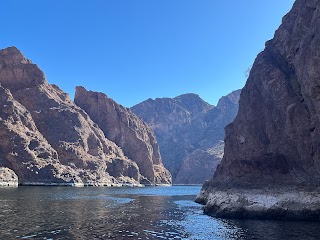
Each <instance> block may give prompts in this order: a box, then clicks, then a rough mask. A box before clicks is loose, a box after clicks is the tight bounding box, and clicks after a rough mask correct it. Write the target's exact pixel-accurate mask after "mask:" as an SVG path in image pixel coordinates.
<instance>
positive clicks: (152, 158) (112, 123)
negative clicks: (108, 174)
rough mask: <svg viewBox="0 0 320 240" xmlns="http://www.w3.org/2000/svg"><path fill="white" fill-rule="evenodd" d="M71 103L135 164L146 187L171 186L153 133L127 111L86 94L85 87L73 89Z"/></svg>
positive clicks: (101, 96)
mask: <svg viewBox="0 0 320 240" xmlns="http://www.w3.org/2000/svg"><path fill="white" fill-rule="evenodd" d="M74 101H75V103H76V104H77V105H78V106H79V107H81V108H82V109H84V110H85V111H86V112H87V113H88V114H89V116H90V117H91V119H92V120H93V121H94V122H95V123H97V124H98V125H99V126H100V128H101V129H102V131H103V132H104V134H105V136H106V137H107V138H108V139H110V140H111V141H113V142H115V143H116V144H117V145H118V146H120V147H121V148H122V150H123V152H124V154H125V155H126V156H128V157H129V158H130V159H132V160H133V161H135V162H136V163H137V164H138V166H139V169H140V173H141V175H142V178H143V179H144V180H145V181H144V182H145V183H146V184H147V183H149V184H171V175H170V173H169V171H168V170H167V169H165V168H164V166H163V164H162V161H161V156H160V152H159V147H158V143H157V140H156V138H155V135H154V133H153V131H152V130H151V129H150V128H149V127H148V125H147V124H146V123H145V122H143V121H142V120H141V119H140V118H138V117H137V116H136V115H135V114H134V113H133V112H132V111H131V110H130V109H128V108H125V107H123V106H121V105H120V104H118V103H116V102H115V101H113V100H112V99H110V98H108V97H107V95H105V94H104V93H98V92H92V91H87V90H86V89H85V88H84V87H77V88H76V94H75V100H74Z"/></svg>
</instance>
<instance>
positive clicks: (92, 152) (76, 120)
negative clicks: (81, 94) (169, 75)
mask: <svg viewBox="0 0 320 240" xmlns="http://www.w3.org/2000/svg"><path fill="white" fill-rule="evenodd" d="M0 83H1V84H2V86H3V88H1V89H0V90H1V97H2V99H1V100H2V101H3V102H2V103H1V104H0V105H1V107H2V108H4V111H2V112H1V114H2V115H3V116H1V117H2V118H3V119H4V120H3V121H2V122H3V123H2V124H1V128H2V129H3V130H2V133H1V137H2V138H3V139H6V140H7V141H4V142H2V143H1V144H2V146H1V155H2V156H3V157H2V159H1V161H2V162H3V165H5V166H8V167H10V168H11V169H13V170H14V171H15V172H16V173H17V175H18V177H19V181H20V183H22V184H30V183H31V184H32V183H35V184H39V183H41V184H42V183H59V184H60V183H61V184H62V183H75V184H85V185H111V184H117V183H120V184H121V183H123V182H131V183H134V184H137V183H138V182H139V169H138V166H137V165H136V163H134V162H132V161H131V160H130V159H128V158H127V157H126V156H125V155H124V154H123V152H122V150H121V149H120V148H119V147H118V146H117V145H116V144H115V143H113V142H111V141H110V140H108V139H107V138H105V136H104V134H103V132H102V130H101V129H100V128H99V127H98V126H97V125H96V124H94V123H93V122H92V120H91V119H90V117H89V116H88V115H87V114H86V113H85V112H84V111H83V110H82V109H80V108H79V107H78V106H76V105H75V104H74V103H73V102H72V101H71V100H70V99H69V96H68V95H67V94H66V93H64V92H63V91H61V90H60V89H59V88H58V87H57V86H55V85H50V84H48V82H47V81H46V78H45V76H44V73H43V72H42V71H41V70H40V69H39V68H38V67H37V65H35V64H32V62H31V61H30V60H27V59H26V58H25V57H24V56H23V55H22V54H21V52H20V51H19V50H18V49H16V48H15V47H11V48H7V49H4V50H1V51H0ZM6 89H9V90H10V91H11V93H12V95H11V94H10V92H9V90H6ZM12 139H13V141H12ZM10 144H11V145H12V146H11V145H10ZM108 169H111V171H110V172H108ZM109 173H110V174H111V175H113V176H111V175H110V174H109Z"/></svg>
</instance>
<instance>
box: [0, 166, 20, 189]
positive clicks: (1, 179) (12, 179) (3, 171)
mask: <svg viewBox="0 0 320 240" xmlns="http://www.w3.org/2000/svg"><path fill="white" fill-rule="evenodd" d="M0 187H18V176H17V175H16V174H15V172H14V171H12V170H11V169H9V168H4V167H0Z"/></svg>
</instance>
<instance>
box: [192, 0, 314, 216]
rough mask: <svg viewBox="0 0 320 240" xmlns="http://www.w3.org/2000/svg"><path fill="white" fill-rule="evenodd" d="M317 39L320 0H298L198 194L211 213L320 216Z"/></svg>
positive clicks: (258, 65) (258, 63)
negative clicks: (223, 147) (215, 168)
mask: <svg viewBox="0 0 320 240" xmlns="http://www.w3.org/2000/svg"><path fill="white" fill-rule="evenodd" d="M319 46H320V1H319V0H310V1H309V0H308V1H305V0H297V1H296V2H295V4H294V6H293V8H292V10H291V11H290V12H289V13H288V14H287V15H286V16H285V17H284V18H283V21H282V24H281V26H280V27H279V29H278V30H277V31H276V33H275V36H274V38H273V39H272V40H271V41H268V42H267V43H266V46H265V49H264V51H263V52H261V53H260V54H259V55H258V56H257V58H256V60H255V62H254V65H253V67H252V70H251V73H250V76H249V78H248V81H247V83H246V86H245V87H244V89H243V90H242V93H241V98H240V106H239V113H238V115H237V117H236V119H235V120H234V122H233V123H231V124H230V125H228V126H227V128H226V137H225V155H224V157H223V160H222V162H221V164H220V165H219V166H218V168H217V171H216V172H215V174H214V177H213V179H212V180H210V181H209V182H207V183H206V184H205V185H204V188H203V191H202V192H201V194H200V195H199V196H198V201H199V202H203V203H205V204H206V208H205V209H206V211H207V212H209V213H211V214H215V215H219V216H227V217H228V216H231V217H263V218H265V217H269V218H284V219H313V220H319V219H320V218H319V212H320V207H319V206H320V205H319V203H320V200H319V199H320V198H319V191H318V190H317V188H318V186H319V183H320V118H319V117H320V54H319V52H320V48H319ZM226 189H229V190H228V191H227V190H226ZM248 189H251V190H250V191H248Z"/></svg>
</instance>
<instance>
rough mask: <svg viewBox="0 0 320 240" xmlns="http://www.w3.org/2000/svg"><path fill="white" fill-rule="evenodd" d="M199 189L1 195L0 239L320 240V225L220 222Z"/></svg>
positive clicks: (43, 190)
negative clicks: (204, 205)
mask: <svg viewBox="0 0 320 240" xmlns="http://www.w3.org/2000/svg"><path fill="white" fill-rule="evenodd" d="M199 191H200V186H174V187H145V188H94V187H90V188H68V187H19V188H17V189H0V239H206V240H207V239H217V240H222V239H226V240H230V239H320V233H319V229H320V226H319V224H318V223H305V222H276V221H249V220H246V221H243V220H242V221H240V220H238V221H236V220H221V219H215V218H212V217H208V216H206V215H203V213H202V210H201V206H200V205H198V204H196V203H194V202H193V200H194V198H195V195H196V194H197V193H198V192H199Z"/></svg>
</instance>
